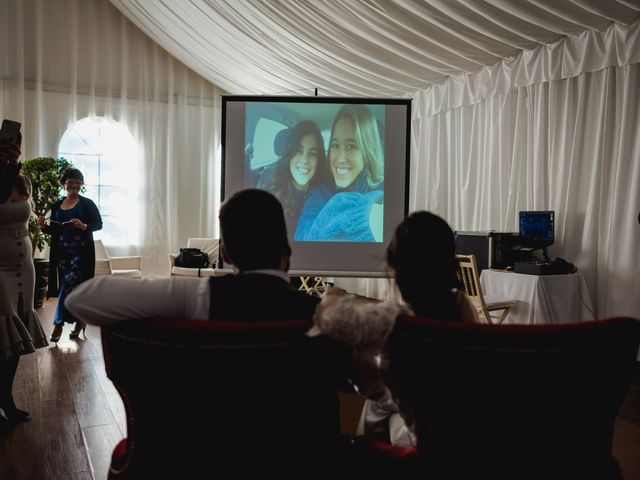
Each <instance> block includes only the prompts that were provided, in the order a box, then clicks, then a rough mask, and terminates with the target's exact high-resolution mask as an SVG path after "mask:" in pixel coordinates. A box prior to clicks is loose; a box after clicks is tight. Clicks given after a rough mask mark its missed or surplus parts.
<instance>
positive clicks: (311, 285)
mask: <svg viewBox="0 0 640 480" xmlns="http://www.w3.org/2000/svg"><path fill="white" fill-rule="evenodd" d="M299 278H300V286H299V287H298V291H301V292H306V293H308V294H309V295H314V296H316V297H320V296H321V295H322V294H323V293H324V292H325V291H326V290H327V288H329V287H330V286H331V285H330V284H328V283H327V281H326V280H325V277H303V276H300V277H299Z"/></svg>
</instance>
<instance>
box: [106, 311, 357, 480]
mask: <svg viewBox="0 0 640 480" xmlns="http://www.w3.org/2000/svg"><path fill="white" fill-rule="evenodd" d="M311 324H312V323H311V321H310V320H309V321H285V322H217V321H216V322H211V321H186V320H139V321H128V322H122V323H118V324H114V325H110V326H106V327H103V328H102V344H103V350H104V358H105V363H106V368H107V374H108V377H109V378H110V379H111V380H112V381H113V383H114V385H115V386H116V388H117V390H118V392H119V393H120V395H121V397H122V400H123V402H124V406H125V409H126V414H127V438H126V439H125V440H124V441H123V442H121V443H120V444H119V445H118V447H116V450H115V451H114V456H113V459H112V468H111V473H110V478H161V477H162V478H165V477H167V476H179V477H180V478H205V477H206V476H207V475H209V474H213V473H215V472H232V473H233V476H236V475H240V476H242V475H243V474H246V473H249V472H253V471H260V472H262V473H264V472H268V471H269V470H270V469H273V470H280V471H282V469H286V468H293V465H294V463H296V462H298V463H299V462H301V461H303V460H304V459H309V458H312V459H316V460H317V459H318V458H322V456H323V455H327V456H329V455H331V449H332V448H333V447H334V446H335V444H336V440H337V439H338V436H339V414H338V400H337V393H336V390H337V387H338V386H339V383H340V381H341V380H342V378H341V376H342V375H343V374H344V372H345V371H346V368H347V366H348V365H349V360H350V357H349V355H348V352H345V351H344V350H343V349H342V348H341V347H339V346H337V345H334V344H332V343H330V342H329V341H328V340H327V339H325V338H309V337H307V336H306V335H305V332H306V331H307V330H308V329H309V327H310V326H311ZM185 475H186V476H185ZM190 475H191V476H190ZM209 476H210V475H209Z"/></svg>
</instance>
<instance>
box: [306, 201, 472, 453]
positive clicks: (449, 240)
mask: <svg viewBox="0 0 640 480" xmlns="http://www.w3.org/2000/svg"><path fill="white" fill-rule="evenodd" d="M387 264H388V265H389V267H390V268H391V269H392V270H393V272H394V274H395V282H396V285H397V286H398V289H399V290H400V293H401V295H402V300H403V301H404V302H402V303H401V302H398V301H388V302H377V301H372V300H371V299H367V298H365V297H360V296H356V295H353V294H346V293H345V292H344V291H343V290H340V289H336V288H332V289H329V290H328V291H327V293H326V294H325V297H324V298H323V299H322V302H321V303H320V305H319V306H318V307H317V309H316V314H315V323H316V327H317V329H318V330H319V331H320V332H322V333H324V334H326V335H328V336H329V337H331V338H334V339H335V340H338V341H340V342H342V343H344V344H346V345H350V346H352V347H354V356H353V371H354V378H353V380H354V382H355V384H356V385H357V387H358V390H359V392H360V393H361V394H362V395H365V396H366V397H367V398H368V400H367V402H366V403H365V410H364V419H365V420H364V427H365V433H366V434H370V435H374V436H380V437H382V438H383V439H384V440H385V441H390V442H391V443H393V444H395V445H402V446H408V445H412V444H414V442H415V439H414V437H413V433H412V428H413V427H412V420H411V414H410V411H409V407H408V406H407V407H406V408H407V409H406V410H403V409H399V408H398V405H397V404H396V402H395V401H394V399H393V397H392V395H391V392H390V391H389V389H388V388H387V386H386V385H385V383H384V381H383V373H384V372H385V371H386V367H387V357H386V351H385V350H386V341H387V337H388V336H389V334H390V333H391V330H392V329H393V326H394V324H395V320H396V317H397V316H398V315H399V314H403V313H404V314H415V315H418V316H421V317H428V318H431V319H434V320H444V321H451V322H477V321H478V317H477V314H476V313H475V309H474V308H473V306H472V304H471V302H470V301H469V300H468V299H467V297H466V295H465V294H464V293H463V292H462V291H461V290H459V289H458V288H459V286H460V284H459V281H458V277H457V270H458V265H457V261H456V258H455V237H454V234H453V231H452V230H451V228H450V227H449V225H448V224H447V222H445V221H444V220H443V219H442V218H440V217H438V216H437V215H434V214H432V213H430V212H425V211H422V212H416V213H413V214H411V215H409V216H408V217H407V218H406V219H405V220H404V221H403V222H402V223H401V224H400V225H399V226H398V228H397V229H396V231H395V233H394V236H393V239H392V240H391V243H390V245H389V247H388V248H387ZM403 417H404V419H405V420H406V422H405V421H403Z"/></svg>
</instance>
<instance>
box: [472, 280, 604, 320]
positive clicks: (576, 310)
mask: <svg viewBox="0 0 640 480" xmlns="http://www.w3.org/2000/svg"><path fill="white" fill-rule="evenodd" d="M480 285H481V287H482V291H483V293H484V294H485V295H499V296H501V297H505V298H509V299H513V300H517V303H516V305H514V307H513V308H512V309H511V312H509V315H508V316H507V318H506V319H505V321H504V323H506V324H523V325H534V324H545V323H567V322H575V321H581V320H593V314H592V313H591V312H592V311H593V307H592V306H591V297H590V296H589V290H588V289H587V283H586V282H585V280H584V277H583V275H582V274H581V273H571V274H568V275H527V274H523V273H513V272H499V271H494V270H483V271H482V273H481V274H480Z"/></svg>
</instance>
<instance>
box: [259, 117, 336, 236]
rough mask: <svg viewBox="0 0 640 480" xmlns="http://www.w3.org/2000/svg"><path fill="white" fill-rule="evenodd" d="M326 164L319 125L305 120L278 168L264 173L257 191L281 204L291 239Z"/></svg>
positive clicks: (290, 138) (295, 129)
mask: <svg viewBox="0 0 640 480" xmlns="http://www.w3.org/2000/svg"><path fill="white" fill-rule="evenodd" d="M326 163H327V162H326V157H325V154H324V142H323V140H322V135H321V134H320V130H319V129H318V127H317V126H316V124H315V123H313V122H312V121H310V120H305V121H303V122H300V123H298V124H297V125H296V126H295V127H293V129H291V131H290V132H289V134H288V136H287V140H286V142H285V145H284V151H283V153H282V156H281V157H280V159H279V160H278V162H277V163H276V165H275V166H272V167H268V168H267V169H265V171H264V172H263V173H262V176H261V177H260V180H259V181H258V185H257V188H259V189H261V190H266V191H268V192H270V193H272V194H273V196H275V197H276V198H277V199H278V200H280V203H281V204H282V208H283V210H284V218H285V221H286V223H287V232H289V235H293V233H294V232H295V231H296V226H297V224H298V217H299V216H300V211H301V210H302V206H303V205H304V202H305V199H306V198H307V193H309V191H310V190H311V188H312V187H313V186H314V185H316V184H317V183H318V182H317V180H318V177H319V176H320V175H319V172H321V171H322V170H323V169H324V168H325V164H326Z"/></svg>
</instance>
